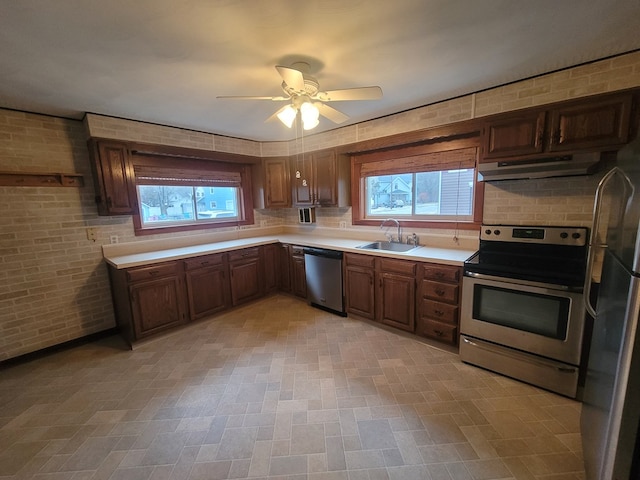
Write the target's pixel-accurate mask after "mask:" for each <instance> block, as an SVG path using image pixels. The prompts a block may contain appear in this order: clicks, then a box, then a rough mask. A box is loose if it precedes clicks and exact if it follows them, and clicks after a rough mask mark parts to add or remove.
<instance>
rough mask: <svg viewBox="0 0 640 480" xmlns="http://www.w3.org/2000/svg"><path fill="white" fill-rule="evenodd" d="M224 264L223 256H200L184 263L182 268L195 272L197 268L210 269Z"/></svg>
mask: <svg viewBox="0 0 640 480" xmlns="http://www.w3.org/2000/svg"><path fill="white" fill-rule="evenodd" d="M223 263H224V254H222V253H218V254H216V255H202V256H201V257H195V258H190V259H188V260H185V261H184V268H186V269H187V270H195V269H197V268H204V267H212V266H214V265H222V264H223Z"/></svg>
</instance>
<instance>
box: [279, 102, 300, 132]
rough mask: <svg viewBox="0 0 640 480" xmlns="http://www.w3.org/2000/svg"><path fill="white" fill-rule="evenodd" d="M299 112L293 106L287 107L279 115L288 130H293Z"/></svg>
mask: <svg viewBox="0 0 640 480" xmlns="http://www.w3.org/2000/svg"><path fill="white" fill-rule="evenodd" d="M297 114H298V111H297V110H296V109H295V108H293V106H292V105H287V106H286V107H285V108H283V109H282V110H281V111H280V112H279V113H278V118H279V119H280V121H281V122H282V123H284V124H285V125H286V126H287V128H291V126H292V125H293V121H294V120H295V119H296V115H297Z"/></svg>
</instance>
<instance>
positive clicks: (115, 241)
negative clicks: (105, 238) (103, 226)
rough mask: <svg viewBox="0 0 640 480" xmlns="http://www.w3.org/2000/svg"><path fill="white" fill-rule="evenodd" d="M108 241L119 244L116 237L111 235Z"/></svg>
mask: <svg viewBox="0 0 640 480" xmlns="http://www.w3.org/2000/svg"><path fill="white" fill-rule="evenodd" d="M109 241H110V242H111V243H118V242H119V238H118V235H111V236H110V237H109Z"/></svg>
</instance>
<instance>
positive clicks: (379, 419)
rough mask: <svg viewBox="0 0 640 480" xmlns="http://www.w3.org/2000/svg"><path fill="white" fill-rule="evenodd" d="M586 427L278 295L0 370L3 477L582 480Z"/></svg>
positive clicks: (555, 404)
mask: <svg viewBox="0 0 640 480" xmlns="http://www.w3.org/2000/svg"><path fill="white" fill-rule="evenodd" d="M579 413H580V404H579V403H577V402H574V401H571V400H568V399H566V398H563V397H560V396H557V395H554V394H551V393H548V392H545V391H542V390H538V389H536V388H534V387H531V386H528V385H524V384H522V383H519V382H517V381H514V380H510V379H507V378H504V377H501V376H498V375H495V374H492V373H489V372H486V371H484V370H480V369H477V368H474V367H471V366H468V365H465V364H462V363H461V362H460V361H459V359H458V357H457V356H456V355H455V354H452V353H449V352H446V351H443V350H440V349H437V348H433V347H430V346H428V345H425V344H424V343H422V342H420V341H417V340H415V339H413V338H409V337H407V336H402V335H397V334H395V333H393V332H389V331H386V330H384V329H381V328H379V327H376V326H374V325H370V324H368V323H365V322H363V321H359V320H354V319H350V318H346V319H345V318H341V317H338V316H334V315H331V314H328V313H325V312H323V311H321V310H318V309H315V308H311V307H309V306H307V305H306V304H305V303H304V302H302V301H300V300H297V299H294V298H290V297H287V296H282V295H278V296H274V297H269V298H266V299H263V300H261V301H259V302H256V303H254V304H251V305H249V306H246V307H243V308H240V309H236V310H234V311H232V312H229V313H228V314H225V315H222V316H219V317H216V318H212V319H209V320H206V321H203V322H199V323H197V324H194V325H191V326H189V327H186V328H184V329H182V330H180V331H178V332H176V333H173V334H171V335H167V336H164V337H163V338H159V339H156V340H154V341H152V342H148V343H146V344H145V345H142V346H139V347H137V348H136V349H134V350H133V351H131V350H128V349H127V348H126V347H125V346H124V343H123V342H122V341H121V340H120V338H119V337H111V338H109V339H105V340H102V341H98V342H95V343H92V344H89V345H85V346H81V347H77V348H74V349H70V350H66V351H62V352H58V353H55V354H53V355H50V356H47V357H44V358H40V359H37V360H33V361H31V362H28V363H23V364H20V365H15V366H11V367H8V368H4V369H2V370H0V478H1V479H12V480H13V479H27V478H38V479H52V480H54V479H55V480H57V479H74V480H76V479H77V480H81V479H103V480H106V479H110V480H125V479H127V480H146V479H153V480H161V479H193V480H198V479H227V478H251V479H266V478H272V479H276V478H282V479H290V480H298V479H300V480H302V479H308V480H366V479H369V480H386V479H391V480H396V479H397V480H400V479H402V480H412V479H427V480H429V479H431V480H441V479H455V480H465V479H475V480H480V479H554V480H561V479H563V480H564V479H567V480H568V479H584V472H583V466H582V452H581V446H580V434H579V428H578V424H579Z"/></svg>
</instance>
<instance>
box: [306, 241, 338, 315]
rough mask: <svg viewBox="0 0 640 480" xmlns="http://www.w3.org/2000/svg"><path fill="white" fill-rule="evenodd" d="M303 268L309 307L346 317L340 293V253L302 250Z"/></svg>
mask: <svg viewBox="0 0 640 480" xmlns="http://www.w3.org/2000/svg"><path fill="white" fill-rule="evenodd" d="M304 268H305V273H306V279H307V298H308V300H309V302H310V303H311V305H313V306H314V307H318V308H322V309H323V310H329V311H331V312H333V313H336V314H338V315H342V316H343V317H344V316H346V313H345V312H344V296H343V293H342V292H343V289H342V252H338V251H336V250H325V249H323V248H309V247H307V248H305V249H304Z"/></svg>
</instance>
